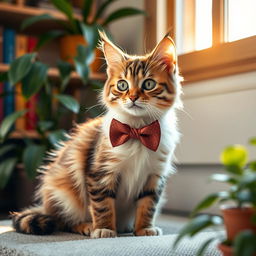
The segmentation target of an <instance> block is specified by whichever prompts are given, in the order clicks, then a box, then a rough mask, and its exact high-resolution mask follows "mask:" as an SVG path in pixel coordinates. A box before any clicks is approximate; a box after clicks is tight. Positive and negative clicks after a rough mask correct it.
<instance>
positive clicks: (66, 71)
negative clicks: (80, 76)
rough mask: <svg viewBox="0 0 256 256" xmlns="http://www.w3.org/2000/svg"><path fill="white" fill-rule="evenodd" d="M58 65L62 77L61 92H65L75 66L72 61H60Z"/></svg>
mask: <svg viewBox="0 0 256 256" xmlns="http://www.w3.org/2000/svg"><path fill="white" fill-rule="evenodd" d="M57 67H58V69H59V73H60V77H61V88H60V90H61V92H63V91H64V90H65V88H66V86H67V84H68V82H69V80H70V75H71V72H72V70H73V67H72V65H71V64H70V63H68V62H65V61H58V62H57Z"/></svg>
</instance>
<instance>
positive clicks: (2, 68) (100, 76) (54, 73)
mask: <svg viewBox="0 0 256 256" xmlns="http://www.w3.org/2000/svg"><path fill="white" fill-rule="evenodd" d="M8 69H9V65H8V64H4V63H0V73H3V72H6V71H8ZM48 75H49V77H52V78H59V71H58V69H57V68H49V70H48ZM90 79H94V80H101V81H104V80H106V75H105V74H104V73H91V74H90ZM72 81H81V79H80V77H79V75H78V74H77V73H76V72H72V74H71V82H72Z"/></svg>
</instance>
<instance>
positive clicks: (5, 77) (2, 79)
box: [0, 72, 8, 82]
mask: <svg viewBox="0 0 256 256" xmlns="http://www.w3.org/2000/svg"><path fill="white" fill-rule="evenodd" d="M6 81H8V72H3V73H0V82H6Z"/></svg>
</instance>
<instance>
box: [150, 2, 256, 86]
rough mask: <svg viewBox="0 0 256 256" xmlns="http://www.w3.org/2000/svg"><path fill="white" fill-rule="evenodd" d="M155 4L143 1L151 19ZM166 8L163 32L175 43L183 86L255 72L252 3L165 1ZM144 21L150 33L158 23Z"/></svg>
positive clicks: (255, 17)
mask: <svg viewBox="0 0 256 256" xmlns="http://www.w3.org/2000/svg"><path fill="white" fill-rule="evenodd" d="M149 2H150V5H149ZM153 3H154V8H153V7H152V6H153V5H152V4H153ZM156 3H158V1H156V0H150V1H148V0H145V7H146V11H148V10H149V14H150V15H152V14H156V13H157V12H156V11H155V8H156V5H157V4H156ZM166 5H167V6H166V7H167V8H166V10H167V11H166V15H163V17H164V16H166V17H167V26H166V30H168V29H171V34H172V37H173V38H174V39H175V42H176V46H177V52H178V55H179V66H180V70H181V74H182V75H183V76H184V79H185V83H187V82H194V81H199V80H204V79H210V78H215V77H220V76H226V75H232V74H236V73H242V72H249V71H255V70H256V36H255V35H256V25H255V24H256V15H255V10H256V1H255V0H166ZM159 18H160V19H161V18H162V17H161V16H160V17H158V19H159ZM147 19H148V21H147V22H146V29H145V31H150V30H152V27H153V26H152V24H153V22H154V21H156V20H157V19H156V17H153V16H151V18H147ZM147 24H149V26H147ZM152 35H153V33H152ZM147 36H148V34H147ZM150 42H151V43H152V42H155V38H152V40H150Z"/></svg>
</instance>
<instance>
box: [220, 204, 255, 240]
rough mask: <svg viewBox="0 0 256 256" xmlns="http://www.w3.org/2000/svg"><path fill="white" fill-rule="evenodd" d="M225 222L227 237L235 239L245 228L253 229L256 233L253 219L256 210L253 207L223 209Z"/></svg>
mask: <svg viewBox="0 0 256 256" xmlns="http://www.w3.org/2000/svg"><path fill="white" fill-rule="evenodd" d="M221 211H222V215H223V219H224V224H225V226H226V231H227V239H228V240H230V241H233V240H234V238H235V237H236V235H237V234H238V233H239V232H241V231H242V230H245V229H250V230H253V231H254V232H255V233H256V225H255V224H253V223H252V221H251V219H252V216H253V214H254V213H255V210H254V209H253V208H249V207H244V208H228V207H222V209H221Z"/></svg>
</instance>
